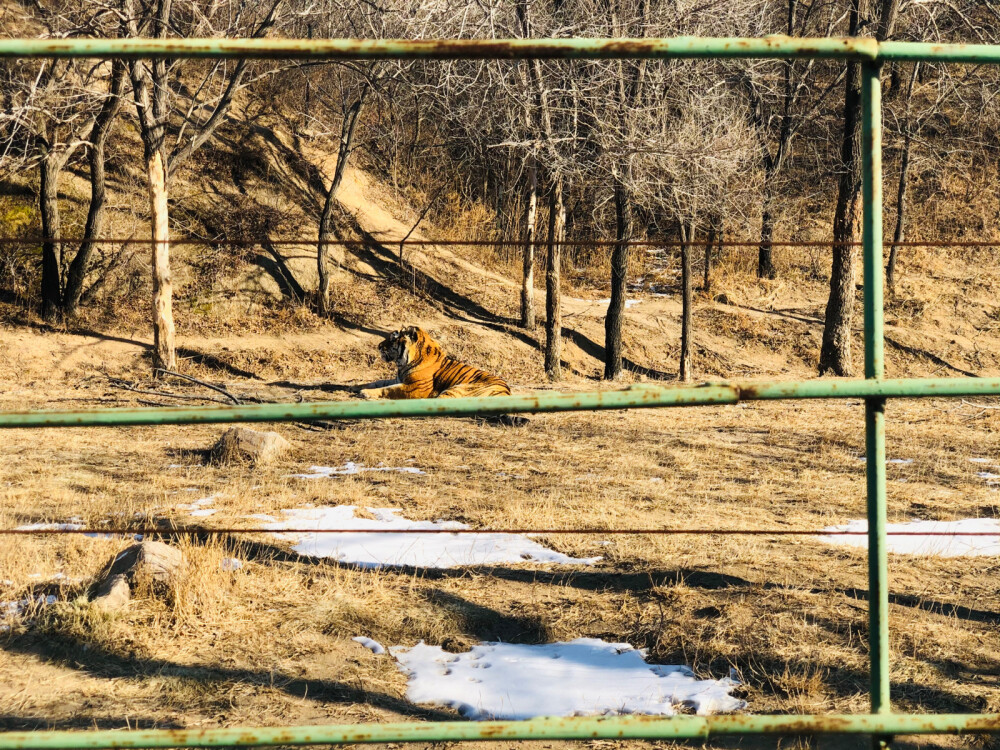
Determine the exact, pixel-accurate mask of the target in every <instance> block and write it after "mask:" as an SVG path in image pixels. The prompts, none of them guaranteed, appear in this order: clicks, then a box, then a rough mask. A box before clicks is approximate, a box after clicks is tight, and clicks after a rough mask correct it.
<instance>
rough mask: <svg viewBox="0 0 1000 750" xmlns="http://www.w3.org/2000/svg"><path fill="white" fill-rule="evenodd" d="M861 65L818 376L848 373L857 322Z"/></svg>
mask: <svg viewBox="0 0 1000 750" xmlns="http://www.w3.org/2000/svg"><path fill="white" fill-rule="evenodd" d="M862 2H863V0H852V5H851V15H850V33H849V36H857V32H858V26H859V20H860V11H861V9H860V5H861V3H862ZM860 156H861V65H860V63H857V62H848V64H847V79H846V90H845V93H844V139H843V143H842V144H841V150H840V159H841V162H842V171H841V174H840V180H839V182H838V184H837V207H836V211H835V213H834V216H833V266H832V268H831V271H830V297H829V299H828V300H827V303H826V322H825V325H824V327H823V346H822V349H821V350H820V355H819V374H820V375H825V374H827V373H832V374H834V375H840V376H848V375H851V374H852V373H853V371H854V367H853V363H852V361H851V323H852V321H853V320H854V284H855V276H856V268H855V265H856V264H855V252H854V245H853V243H854V242H857V241H858V239H859V237H860V230H861V208H862V204H861V158H860Z"/></svg>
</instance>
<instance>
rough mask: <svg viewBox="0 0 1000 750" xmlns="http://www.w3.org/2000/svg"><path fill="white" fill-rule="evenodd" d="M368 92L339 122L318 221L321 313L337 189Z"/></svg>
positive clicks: (325, 309) (326, 297)
mask: <svg viewBox="0 0 1000 750" xmlns="http://www.w3.org/2000/svg"><path fill="white" fill-rule="evenodd" d="M367 95H368V86H367V85H365V86H364V88H362V89H361V93H360V94H358V98H357V99H356V100H355V101H354V102H353V103H352V104H351V106H350V107H348V109H347V112H346V113H345V114H344V121H343V122H342V123H341V126H340V148H339V149H338V151H337V166H336V168H335V169H334V172H333V181H332V182H331V183H330V189H329V190H328V191H327V193H326V202H325V203H324V204H323V216H322V217H321V218H320V222H319V244H318V246H317V248H316V271H317V272H318V274H319V289H318V290H317V294H316V306H317V308H318V309H319V313H320V315H327V314H328V313H329V311H330V271H329V269H328V266H327V247H328V246H329V243H330V237H331V235H332V234H333V206H334V201H336V198H337V191H338V190H339V189H340V183H341V182H342V181H343V179H344V171H345V170H346V169H347V160H348V159H349V158H350V156H351V150H352V149H353V148H354V131H355V126H356V125H357V124H358V115H359V114H360V113H361V108H362V107H363V106H364V103H365V97H366V96H367Z"/></svg>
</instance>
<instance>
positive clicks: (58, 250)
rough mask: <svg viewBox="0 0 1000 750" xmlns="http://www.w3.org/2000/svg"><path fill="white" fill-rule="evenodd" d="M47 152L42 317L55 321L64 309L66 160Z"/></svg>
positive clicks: (42, 188) (42, 171)
mask: <svg viewBox="0 0 1000 750" xmlns="http://www.w3.org/2000/svg"><path fill="white" fill-rule="evenodd" d="M44 148H45V149H46V151H45V155H44V156H43V158H42V161H41V162H40V164H39V178H40V179H39V182H40V185H39V189H38V210H39V213H40V214H41V218H42V236H43V238H44V241H43V242H42V307H41V311H42V317H43V318H45V320H48V321H52V320H55V319H56V317H57V316H58V314H59V308H60V307H61V306H62V283H61V279H60V276H61V274H60V270H61V268H62V243H60V242H59V235H60V232H61V228H60V219H59V192H58V191H59V172H60V170H61V168H62V163H61V162H62V159H61V157H60V155H59V154H56V153H53V152H51V151H49V150H48V147H47V146H46V147H44Z"/></svg>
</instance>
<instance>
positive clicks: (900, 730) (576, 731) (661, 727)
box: [0, 714, 1000, 750]
mask: <svg viewBox="0 0 1000 750" xmlns="http://www.w3.org/2000/svg"><path fill="white" fill-rule="evenodd" d="M998 731H1000V714H924V715H920V714H881V715H869V714H862V715H843V714H840V715H833V714H832V715H827V716H753V715H746V714H731V715H722V716H669V717H661V716H611V717H570V718H561V717H545V718H539V719H530V720H527V721H482V722H479V721H437V722H405V723H398V724H355V725H331V726H293V727H236V728H232V729H148V730H135V731H122V730H101V731H46V732H4V733H0V750H62V749H66V750H71V749H76V748H80V749H84V748H86V749H89V750H97V749H99V748H104V749H110V748H161V747H220V746H234V747H239V746H260V745H344V744H370V743H376V742H455V741H468V740H486V741H500V740H506V741H513V740H586V739H646V740H652V739H690V738H700V739H707V738H710V737H719V736H727V735H730V736H731V735H754V734H768V735H812V734H893V735H899V734H901V735H907V734H954V733H966V732H978V733H985V732H998Z"/></svg>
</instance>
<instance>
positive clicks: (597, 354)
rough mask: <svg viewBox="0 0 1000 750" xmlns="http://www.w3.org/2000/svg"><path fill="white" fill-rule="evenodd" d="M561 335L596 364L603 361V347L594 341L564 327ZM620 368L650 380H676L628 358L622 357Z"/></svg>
mask: <svg viewBox="0 0 1000 750" xmlns="http://www.w3.org/2000/svg"><path fill="white" fill-rule="evenodd" d="M562 335H563V336H565V337H566V338H568V339H569V340H570V341H572V342H573V343H574V344H576V345H577V346H578V347H579V348H580V349H581V350H582V351H583V352H584V353H585V354H587V355H589V356H591V357H593V358H594V359H596V360H597V361H598V362H603V361H604V347H603V346H601V345H600V344H598V343H597V342H596V341H594V340H592V339H589V338H587V337H586V336H584V335H583V334H582V333H580V332H579V331H577V330H575V329H573V328H565V327H564V328H563V329H562ZM622 367H624V368H625V369H626V370H628V371H629V372H634V373H635V374H637V375H643V376H645V377H647V378H649V379H651V380H677V373H672V372H664V371H663V370H657V369H655V368H653V367H646V366H645V365H640V364H638V363H636V362H633V361H632V360H631V359H629V358H628V357H622Z"/></svg>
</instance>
